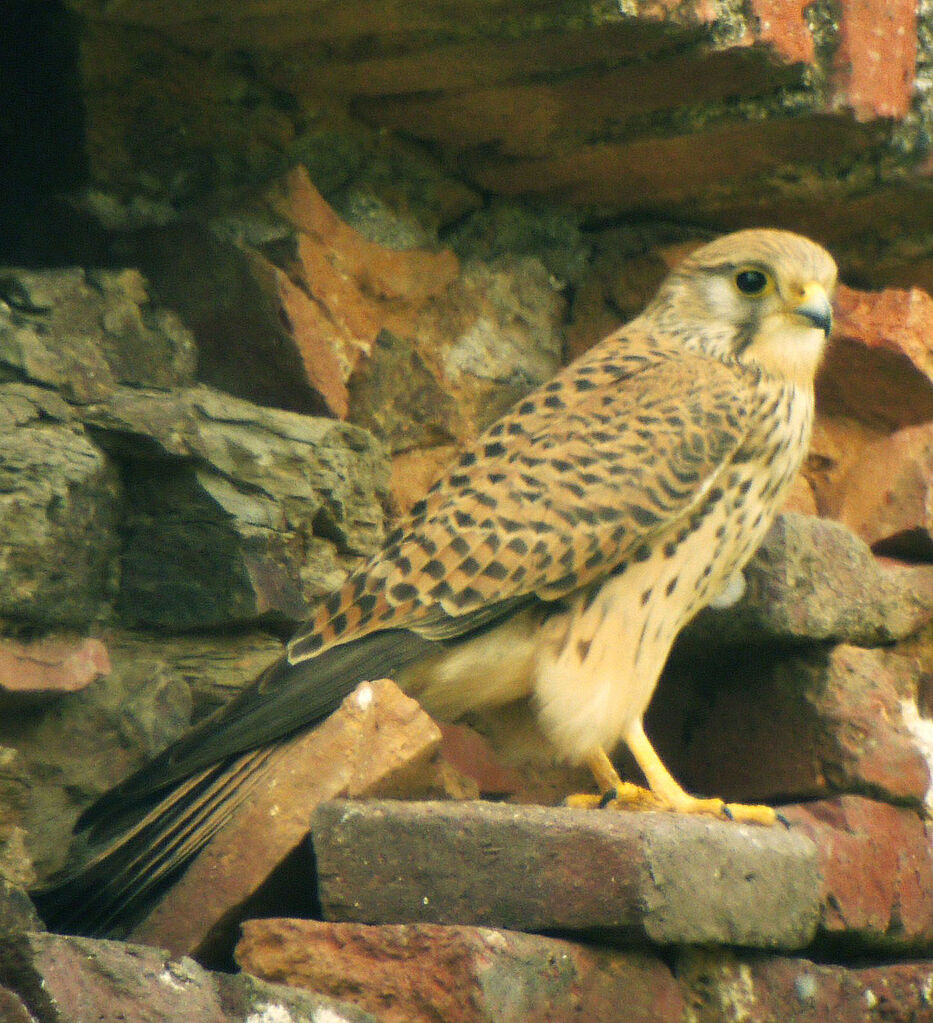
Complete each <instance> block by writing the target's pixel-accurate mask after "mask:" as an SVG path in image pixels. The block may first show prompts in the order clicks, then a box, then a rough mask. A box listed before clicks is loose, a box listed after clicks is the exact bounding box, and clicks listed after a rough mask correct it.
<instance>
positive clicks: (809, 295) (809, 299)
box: [793, 281, 833, 337]
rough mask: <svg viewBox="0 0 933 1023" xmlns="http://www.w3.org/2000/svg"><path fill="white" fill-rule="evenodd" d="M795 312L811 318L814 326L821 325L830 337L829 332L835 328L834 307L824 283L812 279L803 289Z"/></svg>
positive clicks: (821, 328)
mask: <svg viewBox="0 0 933 1023" xmlns="http://www.w3.org/2000/svg"><path fill="white" fill-rule="evenodd" d="M793 312H794V313H796V315H797V316H802V317H803V318H804V319H805V320H809V321H810V322H811V323H812V324H813V326H814V327H819V329H820V330H822V331H823V333H824V334H825V335H826V337H829V332H830V331H831V330H832V328H833V308H832V306H831V305H830V304H829V296H828V295H827V294H826V289H825V288H824V287H823V285H822V284H818V283H817V282H816V281H810V283H809V284H808V285H806V287H805V288H804V289H803V294H802V300H801V301H800V303H799V304H798V305H796V306H795V307H794V309H793Z"/></svg>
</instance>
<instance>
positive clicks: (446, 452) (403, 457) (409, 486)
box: [391, 444, 458, 516]
mask: <svg viewBox="0 0 933 1023" xmlns="http://www.w3.org/2000/svg"><path fill="white" fill-rule="evenodd" d="M457 450H458V449H457V448H456V447H455V446H454V445H452V444H450V445H447V444H445V445H442V446H441V447H437V448H428V449H425V450H419V451H403V452H400V453H399V454H397V455H395V456H394V458H393V459H392V494H391V505H392V511H393V512H394V514H395V516H402V515H407V514H408V511H409V509H410V508H411V506H412V505H413V504H415V502H416V501H420V500H421V498H422V497H424V495H425V494H426V493H427V492H428V490H430V488H431V486H432V485H433V484H434V483H435V481H436V480H438V479H439V478H440V476H441V473H443V472H444V471H445V470H446V469H447V467H448V466H450V465H453V462H454V459H455V458H456V456H457Z"/></svg>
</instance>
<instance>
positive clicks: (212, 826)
mask: <svg viewBox="0 0 933 1023" xmlns="http://www.w3.org/2000/svg"><path fill="white" fill-rule="evenodd" d="M436 645H437V644H436V643H434V642H432V641H430V640H426V639H422V638H421V637H419V636H417V635H415V634H413V633H411V632H408V631H406V630H400V629H399V630H386V631H383V632H379V633H373V634H371V635H368V636H364V637H361V638H360V639H358V640H354V641H352V642H350V643H346V644H343V645H339V646H335V647H331V648H330V649H328V650H325V651H323V652H322V653H321V654H320V655H319V656H318V657H315V658H313V659H312V660H309V661H305V662H302V663H301V664H298V665H290V664H289V663H288V662H287V661H286V660H285V659H284V658H282V659H280V660H279V661H277V662H275V663H274V664H273V665H271V666H270V667H269V668H267V669H266V671H264V672H263V673H262V675H260V677H259V678H258V679H257V680H256V682H255V683H253V685H252V686H250V687H249V688H248V689H246V690H244V691H243V693H241V694H240V695H239V696H238V697H236V698H235V699H234V700H233V701H231V703H230V704H228V705H227V706H226V707H225V708H222V709H221V710H220V711H219V712H218V713H217V714H215V715H212V716H211V717H210V718H208V719H207V720H206V721H205V722H203V723H202V724H200V725H198V726H197V727H196V728H195V729H193V730H192V731H191V732H188V733H186V734H185V735H184V736H182V738H181V739H179V740H178V742H176V743H175V744H173V745H172V746H169V747H168V749H166V750H165V751H164V752H163V753H161V754H159V755H158V756H157V757H155V758H153V759H152V760H150V761H149V762H148V763H147V764H144V765H143V767H141V768H140V769H139V770H138V771H137V772H136V773H135V774H133V775H130V777H129V778H127V779H126V780H125V781H123V782H121V783H120V784H119V785H117V786H116V787H115V788H113V789H111V790H110V791H109V792H106V793H104V795H103V796H101V797H100V799H98V800H97V802H96V803H94V804H92V805H91V806H90V807H88V809H87V810H85V812H84V813H83V814H82V816H81V817H80V818H79V820H78V823H77V824H76V826H75V841H74V844H73V846H72V850H71V854H70V857H69V864H68V865H66V867H65V868H64V870H63V871H61V872H60V874H59V875H57V876H56V877H54V878H53V879H51V881H50V882H49V883H48V884H47V885H46V886H44V887H43V888H41V889H37V890H35V891H33V892H32V893H31V894H32V897H33V901H34V902H35V903H36V906H37V908H38V910H39V913H40V915H41V916H42V918H43V919H44V920H45V923H46V925H47V926H48V927H51V928H52V929H54V930H59V931H63V932H65V933H76V934H87V935H91V936H102V935H108V934H114V933H125V931H126V929H127V927H128V925H129V924H131V923H132V922H133V921H134V920H135V919H136V918H138V917H139V915H140V914H141V912H142V911H143V910H144V909H145V908H146V906H147V905H148V904H149V902H150V901H151V899H152V897H153V896H154V895H155V894H156V893H157V892H158V891H159V890H160V889H162V888H164V887H165V886H166V885H167V884H168V883H169V882H170V881H171V880H172V878H173V877H174V876H175V875H176V874H177V873H178V871H180V870H181V869H182V868H183V867H184V865H185V864H186V863H187V862H188V861H189V860H190V859H191V858H192V857H193V856H194V855H195V854H196V853H197V852H198V851H199V850H200V849H201V848H202V847H203V846H204V845H205V844H206V843H207V841H208V840H209V839H210V838H211V837H212V836H213V835H214V834H215V833H216V831H217V830H218V829H219V828H220V827H221V826H222V825H223V824H224V822H225V821H226V820H227V819H229V817H230V816H231V814H232V813H233V812H234V811H235V810H236V808H237V807H238V806H240V805H241V804H242V803H243V802H244V801H245V800H246V798H247V797H248V795H249V793H250V791H251V790H252V788H253V786H254V785H255V784H256V783H257V782H258V781H259V780H260V778H261V777H262V768H263V766H264V765H265V763H266V761H267V760H268V758H269V757H270V756H271V755H272V753H273V752H274V751H275V749H276V748H277V747H278V746H279V745H280V743H281V741H282V740H283V739H285V738H287V737H288V736H290V735H292V734H294V733H296V732H298V731H300V730H301V729H304V728H308V727H310V726H311V725H313V724H315V723H316V722H318V721H320V720H322V719H323V718H325V717H327V715H328V714H330V713H331V712H332V711H333V710H335V709H336V707H337V706H338V705H339V703H340V701H341V700H342V699H343V698H344V697H345V696H346V695H347V694H349V693H350V692H351V691H352V690H353V689H354V688H355V687H356V685H357V684H358V683H360V682H361V681H364V680H366V679H370V678H381V677H385V676H387V675H392V674H395V673H397V672H398V671H399V670H400V669H401V668H403V667H405V666H406V665H408V664H411V663H413V662H414V661H416V660H418V659H419V658H421V657H424V656H425V655H426V654H427V653H429V652H431V651H432V650H434V649H435V648H436Z"/></svg>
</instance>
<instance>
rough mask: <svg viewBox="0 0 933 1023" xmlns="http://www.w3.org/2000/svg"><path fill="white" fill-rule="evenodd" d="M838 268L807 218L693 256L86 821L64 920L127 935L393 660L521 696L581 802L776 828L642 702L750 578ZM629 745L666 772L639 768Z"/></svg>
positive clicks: (404, 672) (40, 894) (526, 404)
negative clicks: (294, 755)
mask: <svg viewBox="0 0 933 1023" xmlns="http://www.w3.org/2000/svg"><path fill="white" fill-rule="evenodd" d="M836 278H837V268H836V264H835V262H834V260H833V258H832V256H830V254H829V253H828V252H827V251H826V250H825V249H824V248H823V247H822V246H820V245H819V244H817V243H816V242H814V241H812V240H810V239H808V238H806V237H804V236H802V235H799V234H795V233H792V232H790V231H785V230H779V229H773V228H768V229H750V230H742V231H737V232H734V233H731V234H727V235H724V236H722V237H719V238H717V239H715V240H713V241H711V242H708V243H707V244H704V245H702V246H700V247H699V248H698V249H696V250H694V251H693V252H692V253H691V254H690V255H688V256H687V257H686V258H685V259H684V260H683V261H682V262H681V263H679V264H678V265H677V266H675V267H674V268H673V269H672V270H671V272H670V273H669V275H668V276H667V277H666V279H665V280H664V281H663V282H662V283H661V285H660V287H659V288H658V291H657V293H656V294H655V296H654V297H653V299H651V301H650V302H649V303H648V305H647V306H646V307H645V309H644V311H643V312H642V313H641V314H640V315H639V316H637V317H636V318H635V319H633V320H631V321H630V322H629V323H627V324H626V325H624V326H622V327H621V328H619V329H618V330H617V331H615V332H614V333H612V334H610V335H609V336H608V337H607V338H606V339H604V340H603V341H601V342H599V343H598V344H596V345H594V346H593V347H592V348H590V349H589V350H588V351H587V352H585V353H584V354H583V355H582V356H580V357H579V358H578V359H576V360H575V361H574V362H572V363H570V364H569V365H567V366H566V367H564V368H563V369H562V370H560V371H559V372H558V373H557V375H556V376H555V377H554V378H553V379H551V380H550V381H548V382H546V383H544V384H542V385H541V386H540V387H538V388H537V389H536V390H534V391H532V392H531V393H529V394H527V395H526V396H525V397H523V398H521V399H520V400H519V401H518V402H517V404H516V405H515V406H514V407H513V408H512V409H511V410H510V411H509V412H507V413H506V414H505V415H504V416H503V417H502V418H500V419H499V420H498V421H497V422H495V423H493V424H492V425H491V426H490V427H489V428H487V429H486V430H485V431H484V432H483V433H482V434H481V435H480V436H479V437H478V438H477V439H476V440H475V441H474V442H473V443H471V444H469V445H468V446H467V447H466V448H465V449H464V450H463V451H462V453H461V454H460V455H459V457H458V458H457V459H456V460H455V462H454V464H453V465H451V466H450V468H449V469H448V470H447V471H446V473H444V474H443V475H442V476H441V477H440V478H439V479H438V481H437V482H436V483H435V484H434V485H433V486H432V487H431V489H430V490H429V491H428V492H427V494H426V495H425V496H424V498H423V499H421V500H419V501H418V502H417V503H416V504H415V505H414V506H413V507H412V508H411V510H410V512H409V514H408V516H407V517H406V518H405V519H404V520H403V521H402V522H400V523H399V524H398V525H397V526H396V527H395V528H394V529H393V530H391V532H389V533H388V535H387V537H386V540H385V543H384V545H383V547H382V549H381V550H380V551H379V552H378V553H377V554H375V555H374V556H373V557H372V558H371V559H370V560H369V561H368V562H367V563H366V564H364V565H362V566H361V567H360V568H358V569H357V570H356V571H354V572H352V573H351V574H350V575H349V577H348V578H347V580H346V582H345V583H344V584H343V585H342V586H341V587H340V588H339V589H338V590H336V591H335V592H333V593H332V594H330V595H329V596H328V597H326V598H325V599H324V600H323V601H322V602H321V603H320V604H319V605H318V606H317V608H316V610H315V611H314V613H313V614H312V615H311V617H310V618H309V619H308V621H307V622H306V623H305V624H304V625H303V626H301V627H300V628H299V629H298V631H297V632H296V633H295V635H294V636H293V637H292V639H291V640H290V642H289V643H288V644H287V647H286V651H285V653H284V654H283V656H282V657H281V658H280V659H279V660H278V661H276V662H275V663H274V664H272V665H271V666H270V667H269V668H268V669H266V671H264V672H263V673H262V674H261V675H260V676H259V678H258V679H257V680H256V681H255V682H254V683H252V685H250V686H248V687H247V688H245V689H244V690H243V691H242V692H241V693H240V694H239V695H238V696H237V697H236V698H234V700H233V701H231V703H229V704H228V705H226V706H225V707H223V708H221V709H220V710H219V711H218V712H216V714H215V715H213V716H212V717H210V718H208V719H207V720H205V721H203V722H202V723H200V724H199V725H197V726H196V727H195V728H193V729H192V730H191V731H189V732H188V733H187V734H185V735H183V736H182V737H181V738H180V739H179V740H177V741H176V742H175V743H173V744H172V745H170V746H169V747H168V748H167V749H166V750H165V751H163V752H162V753H161V754H159V755H157V756H156V757H155V758H154V759H153V760H151V761H150V762H149V763H147V764H145V765H144V766H143V767H142V768H140V769H139V770H137V771H136V772H135V773H134V774H132V775H130V776H129V777H128V778H127V779H126V780H125V781H123V782H121V783H120V784H118V785H117V786H115V788H113V789H112V790H110V791H109V792H107V793H105V794H104V795H103V796H101V797H100V798H99V799H98V801H97V802H96V803H94V804H92V805H91V806H90V807H89V808H88V809H87V810H86V811H85V812H84V813H83V814H82V816H81V817H80V818H79V820H78V822H77V824H76V826H75V840H74V843H73V853H72V860H71V862H70V864H69V866H67V867H66V868H65V869H64V871H63V872H62V873H61V874H60V875H59V876H58V877H56V878H53V879H51V880H50V882H49V883H48V884H47V885H46V886H45V887H43V888H42V889H39V890H37V891H36V892H34V899H35V901H36V903H37V906H38V908H39V910H40V913H42V915H43V916H44V918H45V920H46V923H47V924H48V925H49V926H52V927H55V928H57V929H60V930H66V931H71V932H73V933H85V934H114V933H119V928H120V927H121V925H123V923H124V922H125V921H126V920H128V919H131V918H132V917H133V916H134V914H135V915H137V916H138V915H139V914H140V913H142V912H144V910H145V906H146V904H147V900H151V899H152V897H153V895H154V894H155V893H156V892H157V891H158V890H159V888H160V887H161V886H164V885H165V884H166V883H168V882H169V881H170V879H171V878H172V877H173V876H174V875H175V874H176V873H177V872H178V871H179V870H180V869H182V868H183V867H184V865H185V864H186V863H187V862H188V861H189V860H190V858H191V857H192V856H193V855H195V854H196V853H197V851H198V850H199V849H200V848H201V847H202V846H203V845H204V843H205V842H206V841H207V840H208V839H209V838H210V837H211V835H212V834H214V833H215V832H216V830H217V829H218V828H219V827H220V826H222V824H223V822H224V820H225V819H226V818H227V817H228V815H229V814H230V813H232V812H233V810H234V809H235V807H236V806H237V805H238V804H239V802H242V800H243V799H245V798H246V795H247V794H248V791H249V785H250V780H251V779H253V778H255V777H256V776H257V774H258V773H259V771H260V769H261V767H262V764H263V763H264V762H265V760H266V759H267V758H268V757H269V756H270V755H271V753H272V751H274V750H275V749H276V748H277V747H278V746H279V745H281V743H282V742H284V741H285V740H286V739H287V738H289V737H291V736H293V735H294V734H296V733H297V732H299V731H301V730H304V729H307V728H309V727H311V726H312V725H314V724H315V723H316V722H319V721H320V720H322V719H323V718H324V717H326V716H327V715H328V714H329V713H331V712H332V711H333V710H334V709H335V708H336V706H338V705H339V703H340V701H341V700H342V699H343V698H344V697H345V696H346V695H347V694H348V693H349V692H351V691H352V690H353V688H355V686H356V685H357V684H359V683H360V682H361V681H363V680H367V679H373V678H381V677H386V676H388V677H391V678H394V679H395V680H396V681H397V682H398V683H399V685H400V686H401V687H402V688H403V689H404V690H405V691H406V692H408V693H409V694H411V695H413V696H414V697H416V698H417V699H418V700H419V701H420V702H421V703H422V704H423V706H424V707H425V708H426V709H427V710H428V711H429V712H430V713H432V714H434V715H435V716H437V717H439V718H442V719H446V720H456V719H458V718H460V717H463V716H464V715H468V714H471V713H474V712H485V713H489V714H495V712H496V710H497V708H505V707H507V706H512V705H514V704H515V703H516V701H519V702H520V701H525V702H526V703H527V705H528V706H529V707H530V708H531V710H532V712H533V714H534V718H535V722H536V726H537V729H538V730H539V732H540V735H541V742H542V743H543V744H545V745H546V747H547V749H548V750H549V751H550V752H551V753H552V754H553V755H554V756H555V757H556V758H558V759H560V760H563V761H565V762H567V763H569V764H574V765H585V766H587V767H588V768H589V769H590V771H591V772H592V774H593V778H594V782H595V788H596V789H597V792H595V793H575V794H572V795H571V797H570V800H569V801H570V802H571V805H577V806H604V807H609V806H611V807H617V808H624V807H634V808H639V807H647V808H653V809H666V810H672V811H676V812H679V813H687V814H690V813H698V814H705V815H711V816H714V817H723V818H732V819H734V820H737V821H744V822H749V823H753V824H760V825H765V826H767V825H773V824H774V823H775V821H776V820H778V814H777V813H776V811H775V810H774V809H773V808H772V807H770V806H765V805H753V804H740V803H728V802H725V801H724V800H722V799H719V798H711V797H701V796H695V795H692V794H690V793H688V792H686V791H685V790H684V789H683V788H682V787H681V786H680V784H679V783H678V782H677V781H676V780H675V779H674V777H673V776H672V775H671V774H670V772H669V771H668V770H667V768H666V767H665V765H664V763H663V762H662V760H661V758H660V757H659V756H658V754H657V753H656V752H655V750H654V748H653V746H652V745H651V743H650V741H649V739H648V737H647V735H646V734H645V730H644V726H643V717H644V714H645V712H646V710H647V708H648V705H649V703H650V700H651V697H652V694H653V692H654V690H655V687H656V686H657V683H658V679H659V676H660V674H661V671H662V669H663V667H664V664H665V662H666V660H667V658H668V654H669V653H670V650H671V647H672V645H673V643H674V640H675V638H676V636H677V634H678V633H679V632H680V630H681V629H682V628H683V627H684V626H685V625H686V624H687V623H688V622H689V621H690V620H691V619H692V618H693V617H694V616H695V615H696V614H697V613H698V612H699V611H700V609H701V608H703V607H704V606H705V605H707V604H709V603H711V602H714V603H715V602H717V601H725V600H727V599H730V598H732V597H735V596H736V595H737V594H739V593H740V592H741V589H742V575H741V570H742V568H743V566H744V565H745V564H746V562H747V561H748V560H749V558H750V557H751V556H752V554H753V553H754V552H755V550H756V548H757V547H758V546H759V544H760V543H761V541H762V540H763V538H764V535H765V533H766V531H767V530H768V528H769V526H770V524H771V522H772V520H773V519H774V517H775V515H776V514H777V512H778V510H779V509H780V507H781V504H782V502H783V500H784V497H785V495H786V493H787V491H788V488H789V487H790V485H791V483H792V481H793V480H794V478H795V475H796V474H797V472H798V469H799V468H800V466H801V463H802V460H803V458H804V456H805V454H806V451H807V448H808V444H809V437H810V432H811V427H812V422H813V417H814V378H815V375H816V372H817V369H818V366H819V364H820V360H821V356H822V353H823V350H824V347H825V344H826V341H827V339H828V337H829V334H830V331H831V327H832V305H831V299H832V295H833V291H834V288H835V284H836ZM622 745H624V746H627V747H628V749H629V750H630V751H631V753H632V755H633V757H634V759H635V762H636V763H637V765H638V767H639V769H640V770H641V772H642V774H643V776H644V782H645V784H644V785H642V784H637V783H635V782H631V781H623V780H622V778H621V777H620V776H619V773H618V771H617V770H616V768H615V766H614V765H613V762H612V760H611V756H612V754H613V752H614V751H615V750H616V749H617V748H618V747H620V746H622Z"/></svg>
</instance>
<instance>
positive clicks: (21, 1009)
mask: <svg viewBox="0 0 933 1023" xmlns="http://www.w3.org/2000/svg"><path fill="white" fill-rule="evenodd" d="M0 1019H3V1020H6V1021H7V1023H36V1017H35V1016H33V1015H32V1013H31V1012H30V1011H29V1010H28V1009H27V1008H26V1005H25V1003H24V1002H23V1000H22V999H21V998H20V997H19V995H18V994H17V993H16V992H15V991H10V989H9V988H5V987H0Z"/></svg>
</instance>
